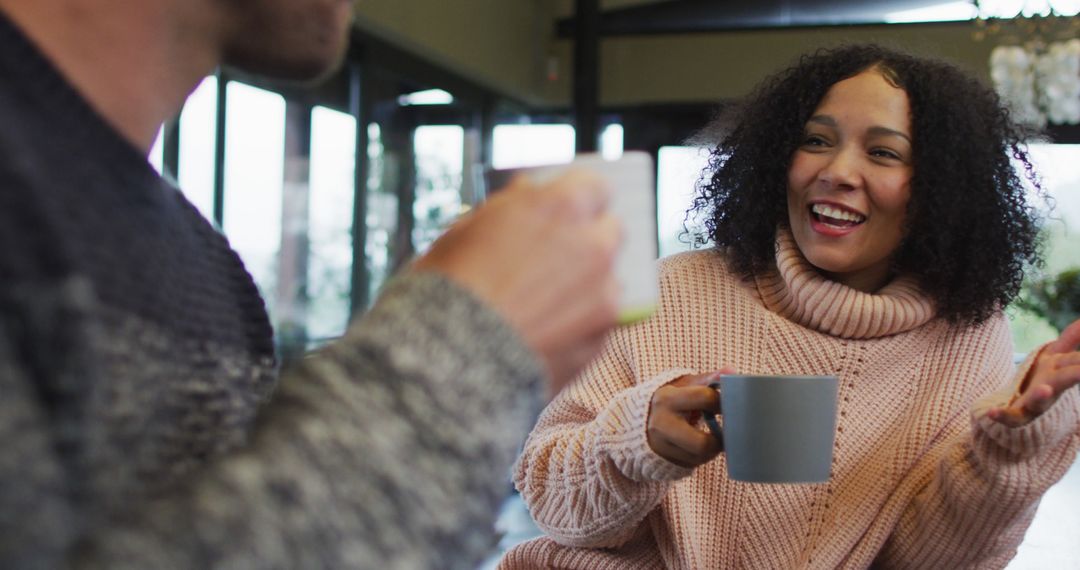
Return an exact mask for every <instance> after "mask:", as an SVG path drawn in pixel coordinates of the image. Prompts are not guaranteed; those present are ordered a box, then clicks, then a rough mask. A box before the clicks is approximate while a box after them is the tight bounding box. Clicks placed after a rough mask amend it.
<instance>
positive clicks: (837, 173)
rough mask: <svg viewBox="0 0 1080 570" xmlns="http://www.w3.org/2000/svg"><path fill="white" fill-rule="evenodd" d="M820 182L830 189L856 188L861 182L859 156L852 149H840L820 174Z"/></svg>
mask: <svg viewBox="0 0 1080 570" xmlns="http://www.w3.org/2000/svg"><path fill="white" fill-rule="evenodd" d="M818 180H819V181H821V182H822V183H823V184H827V185H828V186H829V187H836V188H855V187H856V186H858V185H859V182H860V181H861V173H860V171H859V156H858V154H857V152H855V151H854V150H851V149H840V150H839V151H838V152H836V153H834V154H833V155H832V156H831V158H830V160H829V162H828V163H827V164H825V165H824V166H823V168H822V169H821V171H820V172H818Z"/></svg>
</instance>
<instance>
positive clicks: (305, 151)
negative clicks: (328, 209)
mask: <svg viewBox="0 0 1080 570" xmlns="http://www.w3.org/2000/svg"><path fill="white" fill-rule="evenodd" d="M310 180H311V105H309V104H307V103H305V102H300V101H296V100H292V99H289V100H286V103H285V172H284V180H283V182H284V183H283V184H282V193H281V249H280V253H279V254H278V270H277V274H278V275H277V291H276V292H275V297H276V298H275V303H274V307H275V308H276V309H277V310H276V311H275V312H276V313H277V323H275V326H276V329H277V333H278V338H279V339H280V343H281V354H282V360H283V362H284V363H287V362H290V361H292V360H294V359H296V358H299V357H300V356H301V355H302V354H303V353H304V351H305V350H306V349H307V305H308V298H307V277H308V254H309V251H308V250H309V247H308V221H309V217H308V205H309V202H310V200H309V199H310V194H311V185H310Z"/></svg>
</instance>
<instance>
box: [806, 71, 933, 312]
mask: <svg viewBox="0 0 1080 570" xmlns="http://www.w3.org/2000/svg"><path fill="white" fill-rule="evenodd" d="M910 115H911V108H910V106H909V105H908V97H907V93H906V92H904V90H902V89H899V88H897V87H894V86H892V85H891V84H890V83H889V82H888V81H886V80H885V78H884V77H883V76H882V75H881V73H880V72H878V71H876V70H874V69H870V70H867V71H864V72H862V73H860V74H858V75H856V76H854V77H851V78H848V79H845V80H843V81H840V82H838V83H836V84H835V85H833V86H832V87H831V88H830V89H829V91H828V92H827V93H826V94H825V97H824V98H822V100H821V103H820V104H819V105H818V107H817V109H815V110H814V113H813V116H811V117H810V120H808V121H807V122H806V126H805V132H804V134H803V138H802V142H801V143H800V145H799V147H798V148H797V149H796V150H795V154H794V155H793V156H792V161H791V167H790V168H789V169H788V192H787V196H788V221H789V223H790V225H791V231H792V233H793V234H794V236H795V242H796V243H797V244H798V246H799V250H801V251H802V253H803V255H804V256H805V257H806V259H807V260H808V261H810V263H811V264H813V265H814V266H815V267H817V268H818V269H819V270H820V271H821V272H823V273H824V274H826V275H827V276H829V277H830V278H832V279H835V280H837V281H839V282H841V283H844V284H846V285H848V286H850V287H854V288H856V289H859V290H861V291H866V292H872V291H876V290H877V289H879V288H881V287H882V286H884V285H885V284H886V283H887V282H888V280H889V277H890V275H889V268H890V264H891V261H892V257H893V254H894V253H895V252H896V250H897V249H898V248H899V246H900V241H901V240H902V239H903V236H904V217H905V212H906V209H907V204H908V200H909V199H910V197H911V185H910V183H911V173H912V148H911V117H910Z"/></svg>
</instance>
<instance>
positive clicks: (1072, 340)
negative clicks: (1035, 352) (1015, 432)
mask: <svg viewBox="0 0 1080 570" xmlns="http://www.w3.org/2000/svg"><path fill="white" fill-rule="evenodd" d="M1078 347H1080V320H1076V321H1073V323H1072V324H1071V325H1069V326H1068V327H1067V328H1066V329H1065V330H1064V331H1062V333H1061V336H1059V337H1058V339H1057V340H1055V341H1054V342H1052V343H1050V344H1048V345H1046V346H1045V347H1044V348H1043V349H1042V352H1040V353H1039V356H1038V357H1036V360H1035V363H1034V364H1032V365H1031V370H1030V371H1029V372H1028V377H1027V383H1026V385H1025V386H1024V387H1023V388H1022V391H1021V393H1020V395H1019V396H1017V397H1015V398H1013V400H1012V401H1011V402H1009V404H1008V405H1006V406H1002V407H1000V408H994V409H992V410H990V411H989V412H988V414H987V415H989V416H990V419H992V420H996V421H998V422H1000V423H1003V424H1005V425H1007V426H1010V427H1018V426H1022V425H1025V424H1027V423H1029V422H1031V421H1032V420H1034V419H1035V418H1037V417H1039V416H1040V415H1042V414H1043V412H1045V411H1046V410H1048V409H1050V406H1052V405H1054V402H1056V401H1057V399H1058V397H1060V396H1061V394H1062V393H1063V392H1065V390H1068V389H1069V388H1072V387H1073V386H1076V385H1078V384H1080V352H1077V348H1078Z"/></svg>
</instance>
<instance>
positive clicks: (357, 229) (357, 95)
mask: <svg viewBox="0 0 1080 570" xmlns="http://www.w3.org/2000/svg"><path fill="white" fill-rule="evenodd" d="M364 79H365V75H364V69H363V68H362V67H361V65H360V64H353V65H352V66H350V68H349V112H350V113H351V114H352V116H353V117H354V118H356V170H355V175H354V178H353V192H354V193H353V226H352V227H353V229H352V250H353V253H352V259H353V262H352V287H351V289H350V293H349V311H350V314H351V315H352V316H353V317H356V316H357V315H359V314H361V313H363V312H364V311H365V310H367V307H368V304H369V303H370V299H369V298H368V297H369V294H368V289H369V288H370V283H371V275H370V273H369V271H368V264H367V202H368V173H369V172H370V170H371V167H370V162H369V160H368V143H369V142H370V141H369V139H368V123H369V122H370V121H371V115H372V112H371V105H370V104H369V102H370V100H371V97H370V94H369V90H368V89H364V86H365V81H364Z"/></svg>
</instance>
